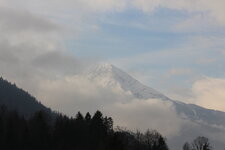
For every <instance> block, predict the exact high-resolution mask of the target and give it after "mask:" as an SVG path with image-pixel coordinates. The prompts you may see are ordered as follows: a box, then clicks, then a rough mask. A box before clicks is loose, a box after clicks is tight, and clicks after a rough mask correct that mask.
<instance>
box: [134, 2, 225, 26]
mask: <svg viewBox="0 0 225 150" xmlns="http://www.w3.org/2000/svg"><path fill="white" fill-rule="evenodd" d="M133 5H134V6H136V7H137V8H139V9H141V10H143V11H144V12H153V11H155V10H157V9H158V8H169V9H173V10H178V11H187V12H189V13H199V14H202V13H204V14H205V15H207V17H208V20H213V18H215V20H216V21H217V22H218V23H219V24H222V25H225V17H224V15H223V14H224V13H225V11H224V8H223V6H224V5H225V2H224V1H223V0H214V1H211V0H134V1H133Z"/></svg>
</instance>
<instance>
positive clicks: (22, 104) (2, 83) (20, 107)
mask: <svg viewBox="0 0 225 150" xmlns="http://www.w3.org/2000/svg"><path fill="white" fill-rule="evenodd" d="M0 105H2V106H5V107H7V109H9V110H15V111H17V112H18V113H19V114H20V115H22V116H24V117H26V118H27V117H30V116H31V115H33V114H34V113H35V112H37V111H44V112H46V113H49V114H50V113H52V111H51V109H50V108H47V107H46V106H44V105H43V104H41V103H40V102H38V101H37V100H36V98H35V97H33V96H31V95H30V94H29V93H28V92H26V91H24V90H23V89H20V88H18V87H17V86H16V85H15V84H12V83H10V82H9V81H7V80H5V79H3V78H2V77H0Z"/></svg>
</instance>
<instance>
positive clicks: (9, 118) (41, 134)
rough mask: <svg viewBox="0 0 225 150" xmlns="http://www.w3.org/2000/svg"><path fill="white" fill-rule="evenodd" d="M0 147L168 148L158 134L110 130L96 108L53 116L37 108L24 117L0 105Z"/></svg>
mask: <svg viewBox="0 0 225 150" xmlns="http://www.w3.org/2000/svg"><path fill="white" fill-rule="evenodd" d="M0 149H3V150H168V147H167V144H166V142H165V139H164V138H163V137H162V135H161V134H160V133H158V132H157V131H155V130H153V131H151V130H148V131H146V132H145V133H141V132H137V133H132V132H129V131H125V130H116V131H115V130H114V129H113V120H112V118H111V117H107V116H103V115H102V113H101V112H100V111H97V112H96V113H95V114H94V115H93V116H91V115H90V114H89V113H87V114H86V115H85V116H83V115H82V114H81V113H80V112H78V114H77V115H76V116H75V117H74V118H69V117H67V116H65V115H62V114H58V115H57V117H56V118H55V117H54V119H52V118H51V116H49V114H48V113H45V112H42V111H39V112H37V113H35V114H34V115H33V116H32V117H31V118H29V119H25V118H24V117H21V116H20V115H19V114H18V113H17V112H16V111H11V110H10V111H9V110H8V109H7V108H6V107H4V106H1V108H0Z"/></svg>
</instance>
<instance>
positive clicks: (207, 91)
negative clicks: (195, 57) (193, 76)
mask: <svg viewBox="0 0 225 150" xmlns="http://www.w3.org/2000/svg"><path fill="white" fill-rule="evenodd" d="M224 91H225V79H223V78H210V77H205V78H203V79H201V80H198V81H196V82H194V84H193V86H192V92H193V98H192V101H193V102H195V103H196V104H198V105H200V106H203V107H206V108H211V109H217V110H221V111H225V92H224Z"/></svg>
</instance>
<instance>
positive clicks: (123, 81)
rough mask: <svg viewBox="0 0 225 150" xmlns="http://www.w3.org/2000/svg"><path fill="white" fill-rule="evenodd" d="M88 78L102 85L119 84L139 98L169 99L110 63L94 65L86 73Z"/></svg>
mask: <svg viewBox="0 0 225 150" xmlns="http://www.w3.org/2000/svg"><path fill="white" fill-rule="evenodd" d="M88 78H89V79H91V80H95V81H97V82H98V83H100V84H101V85H102V86H104V87H113V86H120V88H121V89H123V90H124V91H129V92H131V93H132V94H133V96H134V97H135V98H139V99H150V98H154V99H162V100H169V98H167V97H166V96H164V95H163V94H161V93H160V92H158V91H156V90H154V89H152V88H150V87H148V86H145V85H143V84H142V83H140V82H139V81H137V80H136V79H134V78H133V77H132V76H130V75H129V74H127V73H125V72H124V71H122V70H120V69H119V68H117V67H115V66H114V65H111V64H107V63H104V64H100V65H97V66H95V67H94V68H93V69H91V71H90V72H89V74H88Z"/></svg>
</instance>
